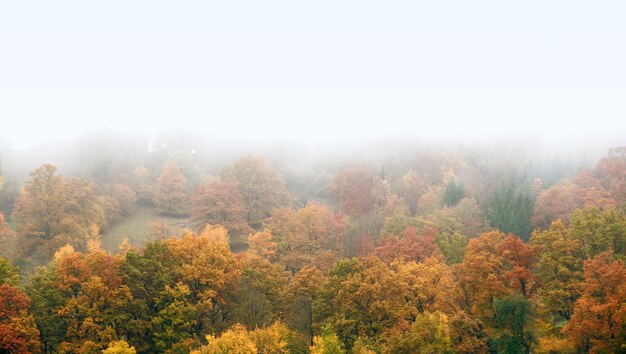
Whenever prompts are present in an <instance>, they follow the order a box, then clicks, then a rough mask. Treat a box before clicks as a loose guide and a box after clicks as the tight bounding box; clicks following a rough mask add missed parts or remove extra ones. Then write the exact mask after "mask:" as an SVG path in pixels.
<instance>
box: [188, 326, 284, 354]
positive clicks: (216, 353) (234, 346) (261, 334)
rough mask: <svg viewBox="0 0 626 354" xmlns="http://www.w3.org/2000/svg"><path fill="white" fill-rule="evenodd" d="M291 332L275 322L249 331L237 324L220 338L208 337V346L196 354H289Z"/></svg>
mask: <svg viewBox="0 0 626 354" xmlns="http://www.w3.org/2000/svg"><path fill="white" fill-rule="evenodd" d="M289 336H290V332H289V330H288V329H287V327H286V326H285V325H283V324H282V323H280V322H275V323H274V324H272V325H271V326H268V327H265V328H257V329H255V330H252V331H251V330H248V329H246V327H245V326H242V325H241V324H238V323H237V324H235V325H234V326H232V327H231V328H230V329H228V330H227V331H225V332H224V333H222V334H221V335H220V336H219V337H216V336H214V335H208V336H207V342H208V344H207V345H206V346H203V347H201V348H200V349H199V350H197V351H193V352H192V353H194V354H204V353H207V354H209V353H210V354H257V353H268V354H269V353H272V354H287V353H289V350H288V349H287V346H288V338H289Z"/></svg>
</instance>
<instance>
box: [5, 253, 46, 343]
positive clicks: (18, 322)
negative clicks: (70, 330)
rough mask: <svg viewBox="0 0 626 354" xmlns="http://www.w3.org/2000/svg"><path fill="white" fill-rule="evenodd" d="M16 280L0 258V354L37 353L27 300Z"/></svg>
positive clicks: (33, 323) (35, 336) (36, 335)
mask: <svg viewBox="0 0 626 354" xmlns="http://www.w3.org/2000/svg"><path fill="white" fill-rule="evenodd" d="M18 283H19V278H18V275H17V273H16V272H15V270H14V269H13V267H12V266H11V264H10V263H9V262H8V260H6V259H4V258H2V257H0V353H40V346H41V344H40V343H39V331H38V330H37V326H36V324H35V321H34V319H33V316H32V315H31V314H30V313H29V312H30V305H31V302H30V299H29V298H28V296H26V294H24V293H23V292H22V291H21V290H20V289H19V288H18V287H17V285H18Z"/></svg>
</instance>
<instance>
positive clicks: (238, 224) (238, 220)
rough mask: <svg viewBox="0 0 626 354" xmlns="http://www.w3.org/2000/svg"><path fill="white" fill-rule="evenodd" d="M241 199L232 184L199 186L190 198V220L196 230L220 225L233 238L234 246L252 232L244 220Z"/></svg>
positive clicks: (244, 209) (245, 211) (243, 208)
mask: <svg viewBox="0 0 626 354" xmlns="http://www.w3.org/2000/svg"><path fill="white" fill-rule="evenodd" d="M246 215H247V210H246V207H245V206H244V204H243V198H242V196H241V193H239V190H238V189H237V186H236V185H235V184H234V183H227V182H215V183H212V184H210V185H208V186H200V187H198V188H197V190H196V193H195V194H194V196H193V198H192V210H191V219H192V220H193V222H194V223H195V224H196V227H197V228H198V229H200V230H201V229H203V228H204V227H205V226H206V225H222V226H224V227H226V229H228V232H229V234H230V235H232V236H233V237H234V238H235V242H234V243H235V244H241V243H243V242H244V241H245V236H246V235H247V234H248V233H251V232H253V231H254V230H253V229H252V228H251V227H250V226H249V225H248V223H247V222H246V220H245V217H246Z"/></svg>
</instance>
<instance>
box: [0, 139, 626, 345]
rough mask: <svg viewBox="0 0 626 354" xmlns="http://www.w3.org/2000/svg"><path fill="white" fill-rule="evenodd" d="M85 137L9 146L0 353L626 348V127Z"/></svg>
mask: <svg viewBox="0 0 626 354" xmlns="http://www.w3.org/2000/svg"><path fill="white" fill-rule="evenodd" d="M78 144H79V145H78V148H79V151H81V152H82V154H78V155H77V154H66V155H64V156H65V158H63V159H57V160H56V161H59V162H58V163H57V164H58V166H57V165H55V164H52V163H42V164H39V163H38V164H37V166H35V167H34V168H29V170H28V171H26V170H25V169H26V167H25V165H24V164H19V163H17V161H20V160H21V157H20V156H21V155H20V156H18V157H16V156H17V155H15V153H11V152H10V151H9V152H8V154H7V153H4V157H5V160H6V162H4V163H3V165H2V182H3V183H2V186H3V187H2V194H1V199H0V203H1V204H0V207H1V210H2V214H0V237H1V239H0V241H1V246H2V248H1V253H2V255H3V257H2V258H0V297H1V301H0V352H2V353H4V352H6V353H109V354H111V353H190V352H191V353H315V354H320V353H360V354H365V353H587V352H591V353H612V352H625V351H626V347H625V346H624V343H626V264H625V260H626V216H625V214H624V211H623V210H624V209H623V208H624V207H626V148H614V149H611V150H609V151H605V152H604V153H603V156H601V157H599V158H597V159H595V160H593V161H586V162H583V161H573V162H572V161H570V162H564V161H565V160H558V159H557V158H556V157H555V158H552V159H544V160H538V159H536V158H534V157H533V155H532V154H523V153H520V152H519V151H517V150H516V151H507V150H506V149H487V148H471V147H445V148H444V147H440V148H435V147H434V146H428V147H427V146H421V145H413V146H410V147H407V146H404V147H403V148H402V150H398V151H397V150H392V151H387V152H379V153H378V154H377V155H376V156H374V157H372V158H357V157H355V156H353V155H345V156H343V157H342V158H337V157H336V156H335V157H333V159H332V160H329V159H328V158H327V157H324V156H322V155H307V154H302V155H298V156H299V157H298V158H292V157H289V156H290V155H289V154H293V155H297V154H300V152H285V151H282V153H279V152H276V151H274V152H272V151H271V150H265V151H264V153H263V154H248V153H244V154H237V153H235V152H233V151H231V153H229V154H227V153H225V154H222V155H220V154H219V153H218V154H216V151H217V152H219V150H211V149H208V148H206V145H201V146H200V145H194V141H193V140H187V139H174V138H172V139H161V140H160V141H156V142H155V141H153V142H152V143H151V144H150V145H149V146H148V147H146V146H144V145H143V144H142V143H136V142H135V143H130V142H128V141H124V142H120V141H117V142H112V141H111V140H107V139H100V140H98V139H93V138H89V139H84V140H83V141H81V142H79V143H78ZM11 154H13V155H15V156H11ZM68 161H69V162H68ZM12 169H13V170H12Z"/></svg>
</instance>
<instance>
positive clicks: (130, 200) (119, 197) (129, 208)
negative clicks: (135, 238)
mask: <svg viewBox="0 0 626 354" xmlns="http://www.w3.org/2000/svg"><path fill="white" fill-rule="evenodd" d="M111 196H112V197H113V198H114V199H115V200H116V201H117V203H118V204H119V206H120V212H121V213H122V214H124V215H128V214H130V213H132V212H133V211H135V209H136V208H137V204H136V203H137V193H135V191H134V190H133V189H132V188H131V187H130V186H129V185H127V184H123V183H119V184H116V185H114V186H113V188H112V190H111Z"/></svg>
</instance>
